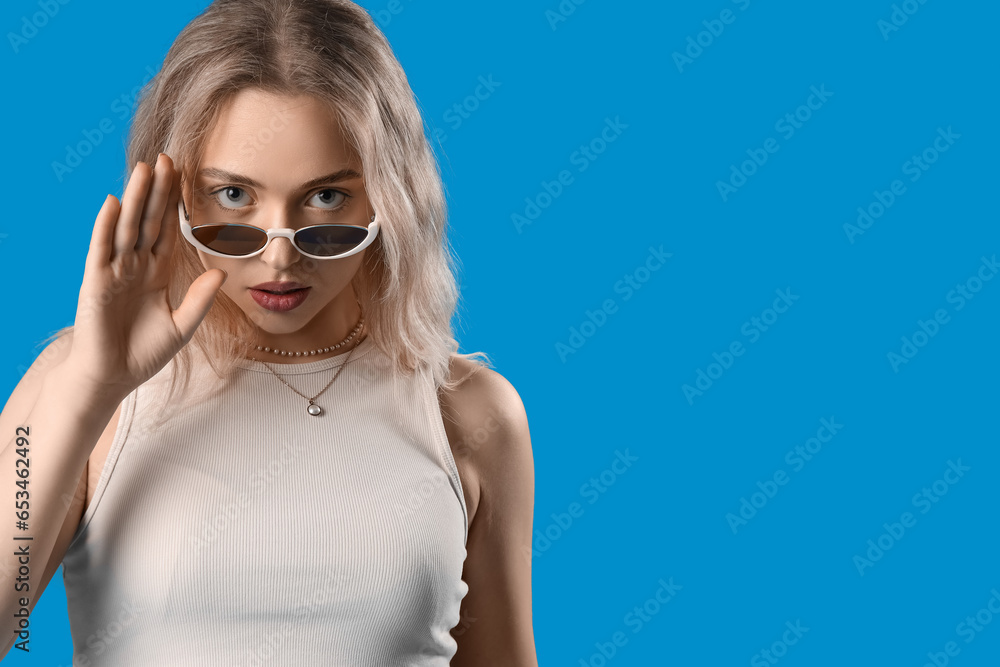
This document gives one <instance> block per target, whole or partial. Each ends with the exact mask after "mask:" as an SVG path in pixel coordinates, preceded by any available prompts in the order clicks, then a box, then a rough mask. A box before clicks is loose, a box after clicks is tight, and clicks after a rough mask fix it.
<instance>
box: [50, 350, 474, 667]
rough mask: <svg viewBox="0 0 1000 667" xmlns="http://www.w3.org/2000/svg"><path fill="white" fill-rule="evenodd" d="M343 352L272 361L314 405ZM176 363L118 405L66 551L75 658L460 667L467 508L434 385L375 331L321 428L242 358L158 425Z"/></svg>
mask: <svg viewBox="0 0 1000 667" xmlns="http://www.w3.org/2000/svg"><path fill="white" fill-rule="evenodd" d="M346 357H347V353H346V352H345V353H343V354H340V355H338V356H336V357H332V358H329V359H324V360H320V361H313V362H307V363H302V364H287V363H286V364H281V363H272V362H270V361H268V363H269V364H270V365H271V367H272V368H274V369H275V371H276V372H277V373H278V374H279V375H281V376H282V377H283V378H284V379H285V380H286V382H288V384H290V385H291V386H292V387H294V388H295V389H297V390H298V391H300V392H302V393H303V394H305V395H306V396H313V395H315V394H316V393H317V392H319V391H320V390H321V389H322V388H323V387H324V386H325V385H326V384H327V382H329V381H330V378H331V377H333V373H335V372H336V369H337V368H338V367H340V366H342V365H343V364H344V361H345V359H346ZM196 359H198V358H197V356H196ZM200 361H201V362H203V363H205V362H204V360H203V359H201V360H200ZM197 363H198V362H197V361H196V364H197ZM170 368H171V365H169V364H168V365H167V366H166V367H164V369H163V370H161V371H160V373H158V374H157V375H156V376H154V377H153V378H151V379H150V380H149V381H147V382H146V383H144V384H143V385H141V386H140V387H138V388H137V389H136V390H135V391H133V392H132V393H131V394H129V396H128V397H127V398H126V399H125V401H124V403H123V408H122V413H121V418H120V420H119V425H118V430H117V432H116V434H115V437H114V441H113V444H112V445H111V450H110V452H109V454H108V458H107V463H106V464H105V466H104V469H103V471H102V473H101V477H100V481H99V482H98V485H97V489H96V491H95V493H94V498H93V501H92V503H91V504H90V506H89V507H88V508H87V511H86V513H85V514H84V516H83V519H82V521H81V523H80V527H79V529H78V530H77V532H76V535H75V536H74V538H73V541H72V543H71V544H70V547H69V550H68V551H67V553H66V556H65V558H64V559H63V582H64V584H65V587H66V597H67V603H68V610H69V619H70V630H71V633H72V637H73V645H74V661H73V664H74V666H80V665H83V666H87V665H101V666H104V665H108V666H117V665H122V666H128V667H158V666H160V665H163V666H168V665H169V666H170V667H177V666H178V665H198V666H204V667H212V666H215V665H225V666H227V667H231V666H236V665H240V666H243V665H245V666H251V665H288V666H295V667H304V666H307V665H344V666H348V665H350V666H352V667H367V666H371V667H383V666H384V667H390V666H392V667H396V666H399V667H403V666H406V667H411V666H421V667H422V666H427V667H430V666H443V665H447V664H449V661H450V659H451V657H452V656H453V655H454V654H455V652H456V650H457V644H456V642H455V640H454V639H453V638H452V637H451V635H450V634H449V631H450V630H451V629H452V628H453V627H455V626H456V625H457V624H458V621H459V608H460V605H461V601H462V599H463V598H464V597H465V594H466V593H467V592H468V585H467V584H466V582H465V581H463V580H462V578H461V577H462V567H463V563H464V561H465V557H466V549H465V546H466V540H467V537H468V514H467V508H466V506H465V498H464V495H463V493H462V486H461V481H460V479H459V476H458V470H457V468H456V466H455V460H454V458H453V457H452V453H451V448H450V446H449V444H448V440H447V437H446V435H445V431H444V424H443V423H442V420H441V412H440V407H439V404H438V399H437V395H436V392H435V391H434V384H433V381H432V378H431V376H430V374H429V373H428V372H426V371H421V372H418V373H415V374H413V375H410V376H397V375H396V374H395V373H394V372H393V369H392V366H391V361H390V359H389V358H388V357H387V356H385V355H384V354H383V353H382V352H381V351H380V350H379V349H378V348H377V347H376V346H375V345H374V343H373V339H372V338H371V337H370V336H369V337H367V338H365V339H364V340H362V341H361V343H359V344H358V346H357V347H356V348H355V350H354V353H353V354H352V355H351V359H350V361H349V363H348V364H347V365H346V366H345V367H344V368H343V369H342V370H341V373H340V375H339V376H338V378H337V379H336V381H334V383H333V384H332V385H331V386H330V387H329V388H328V389H327V390H326V391H325V392H323V394H322V395H321V396H320V397H319V398H317V399H316V403H317V404H318V405H320V406H321V407H322V408H323V410H324V414H322V415H320V416H312V415H309V414H308V413H307V412H306V407H307V406H308V402H307V401H306V399H305V398H302V397H301V396H299V395H297V394H296V393H295V392H293V391H292V390H291V389H289V388H288V387H286V386H284V385H283V384H282V383H281V382H280V381H279V380H278V379H277V378H276V377H274V375H272V374H271V373H270V372H269V371H268V370H267V369H266V368H265V367H264V365H263V364H261V363H260V362H256V361H250V360H246V361H244V362H241V363H240V369H239V370H237V371H236V372H235V373H234V375H233V376H232V377H231V378H230V379H229V380H228V381H227V382H226V384H225V385H224V386H223V388H222V389H221V390H218V389H216V390H213V391H211V393H206V395H205V396H204V397H203V398H200V399H199V400H198V401H197V402H196V403H194V404H193V405H191V406H189V407H186V408H185V409H184V410H183V412H180V413H179V414H175V415H173V416H171V418H170V419H169V420H168V421H167V422H166V424H165V425H164V426H163V427H161V428H159V429H154V428H151V425H150V423H149V422H150V419H151V418H153V417H155V416H157V413H158V411H159V410H160V409H161V407H162V406H163V401H164V397H165V392H166V389H167V386H168V383H169V371H170ZM196 372H197V373H201V372H204V368H203V367H199V369H198V370H197V371H196ZM198 377H199V376H198V375H196V376H195V378H193V384H192V387H193V388H197V387H198V386H203V387H207V386H208V385H207V384H200V381H199V380H198ZM213 377H214V376H213Z"/></svg>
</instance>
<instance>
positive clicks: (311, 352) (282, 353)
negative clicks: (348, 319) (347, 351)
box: [257, 318, 364, 357]
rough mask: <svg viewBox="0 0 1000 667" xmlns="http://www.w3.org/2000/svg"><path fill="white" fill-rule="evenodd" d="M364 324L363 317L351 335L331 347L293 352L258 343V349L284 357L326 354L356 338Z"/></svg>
mask: <svg viewBox="0 0 1000 667" xmlns="http://www.w3.org/2000/svg"><path fill="white" fill-rule="evenodd" d="M363 324H364V319H363V318H362V319H361V320H360V321H359V322H358V325H357V326H356V327H354V330H353V331H351V335H350V336H348V337H347V338H345V339H344V340H342V341H340V342H339V343H337V344H336V345H333V346H331V347H321V348H318V349H316V350H309V351H308V352H291V351H287V350H279V349H278V348H274V349H272V348H270V347H261V346H260V345H258V346H257V350H258V351H259V352H270V353H272V354H277V355H280V356H282V357H312V356H315V355H317V354H326V353H327V352H333V351H334V350H336V349H338V348H340V347H346V346H347V345H348V344H349V343H350V342H351V341H352V340H354V337H355V336H357V335H358V332H359V331H361V326H362V325H363Z"/></svg>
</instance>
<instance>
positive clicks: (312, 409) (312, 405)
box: [250, 315, 365, 417]
mask: <svg viewBox="0 0 1000 667" xmlns="http://www.w3.org/2000/svg"><path fill="white" fill-rule="evenodd" d="M364 323H365V318H364V315H362V316H361V319H360V320H358V324H357V326H355V327H354V331H353V332H352V333H351V335H350V336H348V338H347V340H348V341H349V340H351V339H352V338H354V336H355V334H357V333H358V332H359V331H361V329H362V328H363V327H364ZM345 342H346V341H345ZM361 342H362V341H361V340H359V341H358V344H357V345H355V346H354V347H352V348H351V351H350V352H348V353H347V358H346V359H344V363H342V364H341V365H340V367H339V368H337V372H336V373H334V374H333V377H332V378H331V379H330V381H329V382H327V383H326V386H325V387H323V388H322V389H321V390H320V392H319V393H318V394H316V395H315V396H313V397H311V398H310V397H309V396H306V395H305V394H303V393H302V392H300V391H299V390H298V389H296V388H295V387H293V386H292V385H290V384H288V383H287V382H285V380H284V378H282V377H281V376H280V375H278V374H277V373H275V372H274V369H273V368H271V367H270V366H269V365H268V364H267V363H266V362H264V361H261V362H260V363H262V364H264V366H265V367H266V368H267V370H269V371H271V374H272V375H274V377H276V378H278V379H279V380H280V381H281V383H282V384H283V385H285V386H286V387H288V388H289V389H291V390H292V391H294V392H295V393H296V394H298V395H299V396H301V397H302V398H304V399H306V400H307V401H309V405H308V407H307V408H306V411H307V412H308V413H309V414H310V415H312V416H313V417H318V416H320V415H321V414H323V408H321V407H320V406H318V405H316V402H315V401H316V399H317V398H319V397H320V395H321V394H322V393H323V392H324V391H326V390H327V389H329V388H330V385H332V384H333V381H334V380H336V379H337V376H338V375H340V371H342V370H344V366H346V365H347V362H349V361H350V360H351V355H352V354H354V350H356V349H357V348H358V345H361ZM250 358H251V359H253V361H260V360H259V359H254V358H253V357H250Z"/></svg>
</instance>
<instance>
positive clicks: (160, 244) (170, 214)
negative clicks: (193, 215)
mask: <svg viewBox="0 0 1000 667" xmlns="http://www.w3.org/2000/svg"><path fill="white" fill-rule="evenodd" d="M180 198H181V172H180V171H179V170H177V169H175V170H174V172H173V178H172V179H171V186H170V197H169V198H168V199H167V205H166V207H165V208H164V210H163V217H162V219H161V222H160V229H159V231H158V233H157V237H156V242H155V243H154V244H153V247H152V248H150V252H151V253H153V256H154V257H157V258H159V257H163V258H166V259H167V260H169V259H170V256H171V255H172V254H173V252H174V244H175V242H176V240H177V236H178V234H180V222H179V221H178V218H177V202H179V201H180Z"/></svg>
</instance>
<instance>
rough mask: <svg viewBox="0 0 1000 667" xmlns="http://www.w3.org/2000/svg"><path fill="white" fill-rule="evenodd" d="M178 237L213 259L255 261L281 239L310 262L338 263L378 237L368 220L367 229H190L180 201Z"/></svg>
mask: <svg viewBox="0 0 1000 667" xmlns="http://www.w3.org/2000/svg"><path fill="white" fill-rule="evenodd" d="M177 212H178V214H179V218H180V222H181V233H182V234H183V235H184V238H185V239H187V241H188V243H190V244H191V245H193V246H194V247H195V248H197V249H198V250H201V251H202V252H205V253H208V254H209V255H214V256H216V257H256V256H257V255H259V254H261V253H262V252H264V249H265V248H267V246H268V244H269V243H271V240H272V239H276V238H278V237H283V238H286V239H288V240H290V241H291V242H292V245H294V246H295V248H296V249H297V250H298V251H299V252H300V253H302V254H303V255H305V256H306V257H311V258H313V259H342V258H344V257H350V256H351V255H354V254H357V253H359V252H361V251H362V250H364V249H365V248H367V247H368V246H369V245H371V243H372V241H374V240H375V237H376V236H378V223H377V222H375V216H374V215H373V216H372V219H371V224H369V225H368V226H367V227H361V226H359V225H312V226H311V227H303V228H302V229H289V228H272V229H268V230H266V231H265V230H263V229H261V228H260V227H254V226H252V225H241V224H235V223H214V224H213V223H210V224H206V225H197V226H194V227H192V226H191V217H190V216H189V215H188V212H187V207H186V206H185V205H184V200H183V199H181V200H180V201H179V202H178V203H177Z"/></svg>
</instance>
